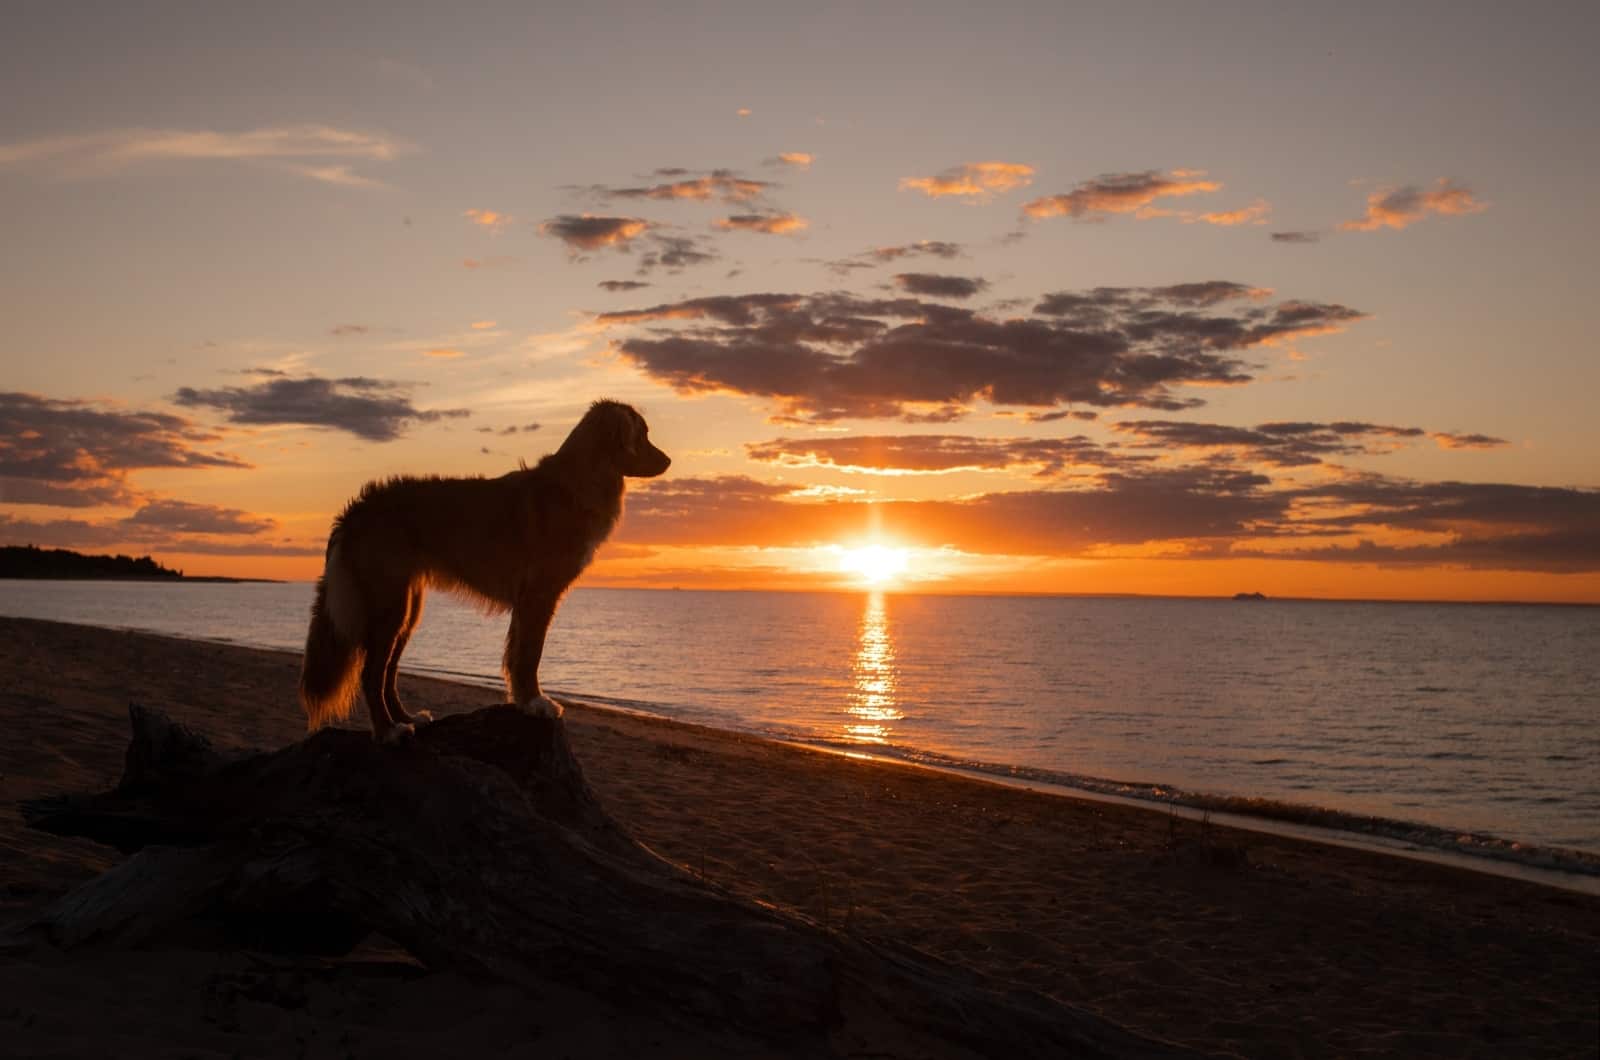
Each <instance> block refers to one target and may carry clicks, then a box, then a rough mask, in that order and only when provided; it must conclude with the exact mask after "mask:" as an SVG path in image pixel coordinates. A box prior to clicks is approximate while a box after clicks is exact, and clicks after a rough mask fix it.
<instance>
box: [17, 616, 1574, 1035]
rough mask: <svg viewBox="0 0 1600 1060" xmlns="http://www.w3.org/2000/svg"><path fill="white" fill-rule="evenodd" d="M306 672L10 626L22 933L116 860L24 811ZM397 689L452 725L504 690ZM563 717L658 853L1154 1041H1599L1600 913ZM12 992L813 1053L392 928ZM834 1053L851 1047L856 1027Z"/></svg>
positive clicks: (692, 730) (78, 1001)
mask: <svg viewBox="0 0 1600 1060" xmlns="http://www.w3.org/2000/svg"><path fill="white" fill-rule="evenodd" d="M298 667H299V659H298V657H297V656H295V655H292V654H285V653H280V652H269V651H259V650H253V649H245V648H237V647H229V646H221V645H216V644H206V643H200V642H194V641H183V640H176V639H169V638H163V637H157V636H151V635H145V634H135V633H123V632H114V631H107V630H98V629H91V628H87V627H78V626H67V625H59V624H53V623H46V622H34V621H26V620H19V619H0V719H3V721H4V724H5V727H6V738H5V739H4V740H3V741H0V804H3V805H0V923H15V922H18V921H21V920H23V919H25V918H26V917H27V916H28V915H29V913H30V912H31V911H34V910H38V909H40V908H42V907H43V906H45V905H47V904H48V903H50V902H51V901H52V900H54V899H55V898H57V897H59V896H60V895H62V894H64V893H66V892H67V891H69V890H70V889H72V888H73V887H74V886H76V885H78V884H80V883H82V882H84V881H85V880H88V879H90V878H92V877H93V876H94V875H96V874H97V873H100V872H102V871H104V870H106V869H107V868H108V867H110V866H112V865H114V864H116V863H117V862H118V861H119V860H120V855H118V854H117V853H116V852H115V851H112V850H110V849H108V848H104V847H99V846H96V845H93V844H90V843H87V842H84V841H81V840H71V839H59V838H56V837H53V836H49V835H45V834H42V833H38V832H34V831H31V830H29V829H28V828H27V827H26V826H25V825H24V824H23V822H22V819H21V817H20V816H19V814H18V811H17V803H18V802H19V800H23V799H28V798H34V797H38V796H42V795H48V794H54V793H61V792H89V791H97V790H102V789H105V788H108V787H110V786H111V785H113V784H114V783H115V782H116V780H117V778H118V776H119V775H120V772H121V767H122V760H123V753H124V748H125V745H126V740H127V720H126V710H127V704H128V703H129V701H136V702H139V703H141V704H144V705H146V706H150V707H155V708H158V709H161V710H164V711H166V712H168V713H170V714H171V715H172V716H174V717H175V718H177V719H178V720H180V721H183V722H185V723H186V724H188V725H191V726H193V727H195V728H196V729H198V730H200V731H202V732H204V733H206V734H207V735H209V736H210V737H212V739H213V740H215V741H216V742H217V743H218V744H219V745H222V746H225V747H237V748H247V747H253V748H262V749H268V748H277V747H282V746H285V745H287V744H290V743H293V742H295V741H297V740H299V739H300V738H301V737H302V736H303V735H304V732H303V722H302V719H301V716H300V713H299V710H298V707H297V705H296V702H295V692H294V689H295V680H296V676H297V673H298ZM402 690H403V692H405V694H406V695H407V701H408V704H409V705H411V706H412V707H423V708H426V709H429V710H432V711H434V712H435V713H438V714H448V713H454V712H461V711H469V710H474V709H477V708H479V707H482V706H485V705H488V704H489V703H491V702H493V701H494V698H495V697H494V696H493V694H491V693H488V692H486V691H485V690H484V689H481V688H474V687H470V686H465V685H457V684H451V683H447V682H442V681H435V680H429V679H424V678H418V677H410V678H408V679H406V680H404V681H403V683H402ZM597 691H603V690H597ZM567 725H568V730H569V733H570V737H571V742H572V745H573V748H574V750H575V751H576V753H577V755H578V757H579V759H580V761H581V763H582V765H583V767H584V770H585V772H586V773H587V775H588V778H589V781H590V783H591V784H592V785H593V787H594V788H595V790H596V792H597V793H598V794H599V796H600V798H601V800H602V801H603V803H604V804H605V806H606V807H607V808H608V809H609V810H610V812H611V813H612V814H613V815H615V817H616V818H617V819H618V820H619V821H621V822H622V823H623V824H624V825H625V826H626V827H627V828H628V829H629V830H630V831H631V832H632V833H633V834H634V835H635V836H636V837H637V838H638V839H640V840H641V841H643V842H644V843H646V844H647V845H648V846H650V847H651V848H652V849H654V850H656V851H658V852H659V853H661V854H662V855H664V856H666V857H668V858H670V859H672V860H674V861H677V862H679V863H681V864H683V865H686V866H688V867H690V868H691V869H693V870H694V871H695V872H697V873H701V874H703V875H704V876H705V877H706V878H708V879H710V880H713V881H715V882H716V883H718V884H720V885H722V886H724V887H726V888H729V889H731V890H733V891H735V892H739V893H742V894H745V895H748V896H751V897H754V898H757V899H759V900H761V901H764V902H770V903H774V904H777V905H780V906H785V907H790V908H793V909H797V910H800V911H801V912H803V913H805V914H806V915H808V916H810V917H812V918H814V919H816V920H818V921H821V922H823V923H826V924H827V925H828V926H829V927H831V928H833V929H836V930H839V931H843V932H849V933H856V934H859V935H861V936H863V937H869V938H883V939H890V940H894V941H897V942H900V943H904V944H908V945H911V946H914V947H916V948H918V949H920V950H923V951H926V952H927V953H930V954H932V955H934V956H936V957H939V958H941V959H944V960H947V961H950V962H954V963H958V964H961V965H964V966H966V967H968V968H971V969H974V970H977V971H980V972H982V973H983V974H985V975H988V976H990V977H993V978H994V979H995V980H996V981H997V982H999V983H1002V984H1014V985H1017V986H1022V987H1027V988H1030V989H1032V990H1036V991H1039V992H1042V993H1045V994H1048V995H1051V996H1053V997H1055V998H1057V999H1060V1000H1061V1001H1064V1002H1067V1003H1069V1004H1071V1005H1074V1006H1077V1007H1079V1008H1082V1009H1085V1010H1088V1011H1091V1012H1094V1013H1097V1014H1099V1015H1101V1016H1103V1017H1105V1018H1107V1019H1109V1020H1111V1021H1114V1022H1115V1023H1118V1024H1121V1025H1122V1026H1124V1027H1127V1028H1129V1029H1131V1030H1134V1031H1136V1032H1138V1033H1140V1034H1144V1035H1148V1036H1151V1037H1154V1038H1159V1039H1164V1040H1167V1041H1171V1042H1176V1043H1179V1044H1182V1045H1185V1046H1189V1047H1191V1048H1194V1049H1196V1050H1198V1051H1201V1052H1203V1053H1211V1054H1221V1055H1237V1056H1249V1057H1295V1056H1306V1057H1338V1056H1484V1057H1491V1056H1492V1057H1507V1056H1524V1057H1592V1056H1594V1055H1595V1052H1596V1048H1597V1041H1600V1037H1597V1036H1600V1011H1597V1006H1600V1000H1597V999H1600V963H1597V962H1596V961H1595V954H1596V953H1597V952H1600V899H1596V898H1593V897H1588V896H1584V895H1580V894H1575V893H1571V892H1566V891H1562V890H1557V889H1553V888H1547V887H1541V886H1537V885H1534V884H1529V883H1524V882H1520V881H1516V880H1508V879H1501V878H1495V877H1491V876H1487V875H1483V874H1479V873H1474V872H1469V871H1463V870H1459V869H1455V868H1450V867H1444V866H1436V865H1428V864H1422V863H1418V862H1414V861H1408V860H1403V859H1399V858H1395V857H1390V856H1385V855H1382V854H1377V853H1369V852H1366V851H1361V850H1352V849H1344V848H1339V847H1333V846H1327V845H1321V844H1315V843H1307V842H1300V841H1295V840H1290V839H1282V838H1276V837H1272V836H1266V835H1260V834H1254V833H1243V832H1231V831H1229V830H1227V829H1222V828H1217V827H1204V826H1202V825H1200V824H1198V823H1196V822H1190V821H1182V820H1174V819H1172V818H1170V817H1169V816H1167V815H1166V814H1164V813H1161V812H1159V811H1156V810H1144V809H1139V808H1136V807H1123V806H1116V805H1108V804H1103V803H1096V802H1091V801H1085V800H1078V799H1071V798H1063V797H1059V796H1054V795H1047V794H1041V793H1035V792H1029V791H1023V790H1017V789H1013V788H1008V787H1004V786H1000V785H996V784H988V783H983V782H980V781H976V780H968V779H966V778H962V777H957V776H950V775H945V774H939V773H934V772H930V771H925V770H919V769H914V768H907V767H899V766H895V765H891V764H885V763H877V762H868V761H858V760H854V759H849V758H844V757H839V756H833V755H827V754H821V753H816V752H811V751H807V750H804V749H800V748H795V747H789V746H785V745H780V744H775V743H771V742H767V741H763V740H759V739H755V738H750V737H744V736H740V735H735V734H730V733H724V732H717V731H713V730H707V729H702V728H697V727H693V726H688V725H682V724H677V723H672V722H667V721H660V720H655V719H650V718H641V717H635V716H631V715H624V714H619V713H616V712H611V711H604V710H600V709H592V708H586V707H584V706H582V705H573V706H572V707H571V708H570V709H569V710H568V713H567ZM0 991H3V995H4V1000H3V1001H0V1038H3V1039H4V1041H5V1042H6V1045H5V1046H4V1048H3V1050H0V1051H4V1052H5V1053H6V1054H7V1055H18V1056H103V1055H141V1056H233V1055H249V1056H255V1055H262V1056H267V1055H287V1056H295V1055H301V1056H340V1057H343V1056H369V1055H372V1056H376V1055H386V1056H413V1055H414V1056H423V1055H435V1054H438V1053H439V1052H441V1051H443V1050H450V1051H452V1052H454V1053H456V1054H457V1055H463V1056H468V1055H470V1056H481V1055H488V1056H494V1055H522V1054H525V1053H533V1052H537V1053H538V1055H549V1056H562V1055H569V1056H624V1055H628V1056H641V1055H649V1056H657V1055H670V1056H711V1055H748V1056H760V1055H772V1056H788V1055H799V1054H797V1053H796V1052H795V1049H794V1048H791V1047H790V1046H788V1045H786V1044H784V1043H781V1042H770V1041H758V1040H754V1039H751V1038H748V1037H741V1036H738V1035H734V1034H732V1033H731V1032H729V1033H726V1034H724V1033H722V1032H719V1031H712V1030H707V1029H704V1028H695V1027H691V1026H686V1025H684V1024H682V1023H678V1022H674V1021H670V1020H664V1019H661V1018H659V1017H657V1016H652V1015H648V1014H643V1013H640V1012H637V1011H629V1010H627V1009H626V1008H624V1007H621V1006H618V1005H616V1004H614V1003H611V1002H609V1001H608V1000H607V999H605V998H601V997H594V996H588V995H583V994H580V993H579V992H577V991H574V990H572V989H570V988H566V987H563V986H562V985H561V984H559V983H551V984H550V985H549V988H548V990H542V991H538V992H536V993H530V992H529V991H527V990H525V989H521V988H512V987H509V986H495V985H492V984H491V985H485V984H482V983H476V982H470V981H468V980H467V979H465V978H463V977H461V976H459V975H457V974H456V973H454V972H449V971H431V970H429V969H427V968H424V967H423V966H421V965H420V964H419V963H418V962H416V961H415V960H413V959H411V958H410V957H409V956H408V955H406V954H404V953H403V952H399V951H397V950H396V949H395V948H394V947H392V946H386V945H384V944H383V943H382V942H381V940H380V941H378V942H376V943H374V944H371V945H369V946H367V947H365V948H363V949H362V950H358V951H357V953H355V954H353V955H352V956H351V957H349V958H344V959H340V960H327V959H316V960H312V959H306V960H297V959H292V958H286V957H283V956H267V955H264V954H256V953H251V952H246V951H226V952H217V951H215V950H210V949H204V948H198V947H185V946H183V945H181V944H179V943H177V942H173V943H170V944H166V943H164V944H162V945H158V946H151V947H147V948H141V949H136V950H107V949H97V948H93V947H90V948H84V949H77V950H73V951H70V952H58V951H54V950H48V949H40V948H39V947H31V948H28V949H27V950H21V949H13V950H11V951H9V952H6V953H3V954H0ZM814 1051H815V1050H812V1052H813V1053H814ZM827 1051H829V1052H832V1053H834V1054H836V1055H852V1052H853V1048H852V1043H851V1042H850V1040H849V1038H848V1034H847V1033H846V1034H842V1035H835V1036H834V1038H832V1039H831V1040H830V1041H829V1042H828V1043H827ZM806 1055H811V1053H807V1054H806ZM873 1055H881V1054H879V1053H875V1054H873ZM897 1055H906V1056H920V1055H928V1056H935V1055H950V1056H959V1055H970V1054H968V1053H964V1052H963V1051H961V1050H959V1049H956V1048H954V1047H949V1048H946V1047H945V1046H944V1045H942V1044H941V1043H938V1042H927V1041H923V1042H907V1043H905V1046H904V1049H903V1051H902V1052H901V1053H900V1054H897Z"/></svg>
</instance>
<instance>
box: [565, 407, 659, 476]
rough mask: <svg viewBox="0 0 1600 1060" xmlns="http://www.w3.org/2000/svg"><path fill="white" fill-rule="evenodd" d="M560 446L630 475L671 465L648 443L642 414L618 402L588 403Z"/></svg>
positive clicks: (655, 472) (646, 473) (648, 473)
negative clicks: (582, 415) (587, 407)
mask: <svg viewBox="0 0 1600 1060" xmlns="http://www.w3.org/2000/svg"><path fill="white" fill-rule="evenodd" d="M561 449H562V451H563V452H566V451H572V450H576V451H580V452H583V453H584V454H586V455H587V456H588V458H589V459H592V460H596V461H601V462H604V463H607V464H609V465H611V466H612V467H614V468H615V469H616V470H617V471H618V472H619V473H621V474H623V475H627V476H629V477H631V478H655V477H656V476H657V475H659V474H661V473H662V472H664V471H666V470H667V468H669V467H671V466H672V458H671V457H669V456H667V454H666V453H663V452H662V451H661V450H659V449H657V448H656V447H655V446H654V445H652V444H650V428H649V426H647V425H646V424H645V422H644V417H643V416H641V415H639V414H638V413H637V412H635V411H634V410H633V408H632V407H631V406H629V405H624V404H623V403H622V402H620V401H596V402H595V403H594V404H593V405H590V406H589V411H588V412H586V413H585V414H584V417H583V419H581V420H579V421H578V425H577V426H576V427H574V428H572V433H571V434H569V435H568V436H567V440H566V441H565V442H564V443H562V446H561Z"/></svg>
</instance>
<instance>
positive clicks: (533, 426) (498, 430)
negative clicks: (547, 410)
mask: <svg viewBox="0 0 1600 1060" xmlns="http://www.w3.org/2000/svg"><path fill="white" fill-rule="evenodd" d="M538 429H539V424H537V423H528V424H524V425H523V426H521V427H518V426H516V425H512V426H510V427H474V428H473V430H475V431H477V432H478V433H479V434H498V435H501V436H502V437H505V436H509V435H513V434H528V433H531V432H533V431H536V430H538ZM488 451H489V450H487V449H485V450H484V452H486V453H487V452H488Z"/></svg>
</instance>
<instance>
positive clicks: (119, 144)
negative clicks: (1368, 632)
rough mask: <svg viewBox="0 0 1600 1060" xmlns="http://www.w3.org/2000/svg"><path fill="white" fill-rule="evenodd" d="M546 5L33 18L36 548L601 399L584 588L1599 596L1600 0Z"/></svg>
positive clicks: (478, 446) (282, 554) (24, 353)
mask: <svg viewBox="0 0 1600 1060" xmlns="http://www.w3.org/2000/svg"><path fill="white" fill-rule="evenodd" d="M533 6H534V5H512V4H505V5H493V6H475V5H448V6H447V5H427V6H424V5H400V4H392V5H391V4H380V5H362V6H359V7H357V6H355V5H328V4H306V5H297V4H271V5H268V4H262V5H252V6H248V7H247V6H244V5H215V4H199V5H192V6H184V5H177V4H160V5H132V4H106V5H82V4H48V5H47V4H28V5H17V6H13V7H11V8H9V9H8V10H7V14H6V17H5V19H4V22H3V29H0V89H3V91H4V94H5V98H6V99H7V100H8V105H7V106H6V107H5V108H4V110H3V111H0V231H3V233H4V236H5V239H4V252H3V256H0V317H3V319H4V322H5V327H4V329H3V332H0V343H3V344H4V345H3V348H4V364H5V372H4V379H3V380H0V543H4V544H25V543H33V544H37V545H41V546H46V547H66V548H74V549H78V550H80V551H89V552H108V551H109V552H126V553H131V554H135V555H142V554H146V553H149V554H153V555H154V556H155V557H156V558H157V559H159V560H160V561H162V562H164V563H166V564H168V565H171V566H177V567H181V568H182V569H184V570H185V571H186V572H187V573H190V574H227V575H239V576H260V577H273V578H287V579H310V578H314V577H315V576H316V575H317V574H318V573H319V571H320V569H321V557H322V551H323V545H324V543H325V540H326V535H327V531H328V527H329V523H330V521H331V519H332V517H333V516H334V515H335V514H336V512H337V511H338V509H339V508H340V506H341V505H342V504H343V503H344V501H345V500H346V499H347V498H348V497H349V496H350V495H351V494H352V493H354V492H355V490H356V489H357V488H359V487H360V485H361V484H362V483H363V482H364V481H366V480H368V479H372V478H377V477H381V476H387V475H393V474H401V473H439V474H460V475H498V474H501V473H503V472H505V471H508V470H511V469H513V468H514V467H515V466H516V464H517V461H518V460H519V459H521V460H527V461H528V462H530V463H531V462H533V461H534V460H535V459H537V458H538V457H539V456H541V455H543V454H544V453H547V452H549V451H551V450H553V449H554V448H555V447H556V446H557V445H559V444H560V441H561V439H562V438H563V437H564V435H565V433H566V432H567V430H568V429H569V428H570V427H571V426H572V425H573V423H575V422H576V420H577V418H578V417H579V416H580V415H581V413H582V411H583V410H584V408H585V407H586V406H587V404H588V403H589V402H590V401H592V400H594V399H596V398H599V397H609V398H615V399H618V400H623V401H627V402H630V403H632V404H634V405H636V406H637V407H638V408H640V410H641V411H642V412H643V413H644V414H645V416H646V418H647V419H648V420H649V422H650V424H651V429H652V437H653V438H654V440H655V441H656V442H657V444H659V445H660V446H661V447H662V448H664V449H665V450H666V451H667V452H668V453H670V454H671V455H672V456H673V458H674V463H673V467H672V470H671V471H670V472H669V473H668V474H667V475H666V476H665V477H664V478H662V479H659V480H655V481H653V482H651V483H649V484H648V485H640V486H638V487H636V488H634V489H633V490H632V491H631V492H630V494H629V498H628V509H627V514H626V516H625V518H624V522H623V525H622V527H621V528H620V529H619V531H618V533H617V535H616V536H615V537H614V538H613V541H612V543H611V544H610V545H608V546H607V547H606V548H605V549H604V550H602V552H601V553H600V556H599V559H598V561H597V563H596V565H595V566H594V567H593V568H592V569H591V570H590V571H589V573H588V574H587V575H585V578H584V581H583V584H590V585H632V586H660V587H667V586H682V587H685V588H689V587H727V588H781V589H821V588H836V587H848V586H857V585H860V584H861V583H862V581H863V580H864V575H865V574H866V573H869V572H868V571H866V570H865V569H864V568H865V567H870V566H871V557H873V556H887V557H890V559H891V561H892V565H893V566H896V567H903V569H900V570H899V571H898V573H895V574H894V575H893V577H892V579H890V580H891V583H892V585H893V586H894V587H896V588H899V589H902V590H906V591H951V592H1019V591H1022V592H1067V593H1072V592H1090V593H1108V592H1110V593H1114V592H1136V593H1168V594H1178V595H1193V594H1231V593H1233V592H1235V591H1240V590H1260V591H1263V592H1266V593H1268V594H1270V595H1284V596H1329V597H1394V598H1436V599H1517V600H1566V601H1591V602H1594V601H1600V489H1597V487H1600V458H1597V454H1600V413H1597V408H1600V399H1597V394H1600V358H1597V357H1596V351H1595V342H1594V339H1593V338H1592V330H1591V329H1592V327H1593V325H1592V323H1591V322H1590V321H1589V320H1588V316H1587V314H1588V311H1589V307H1587V303H1586V301H1585V300H1586V298H1588V297H1590V296H1592V295H1593V293H1594V291H1595V281H1596V278H1597V277H1600V251H1597V247H1600V196H1597V195H1596V194H1595V190H1594V175H1595V173H1596V172H1600V137H1597V136H1596V135H1595V115H1594V108H1595V101H1596V100H1597V99H1600V74H1597V70H1600V63H1596V62H1595V61H1594V59H1593V55H1592V51H1593V43H1594V41H1595V39H1596V35H1597V32H1600V18H1597V17H1596V14H1595V11H1596V8H1594V7H1593V6H1592V5H1579V4H1551V5H1487V4H1485V5H1477V4H1459V3H1452V4H1436V5H1435V4H1386V5H1379V4H1364V3H1356V4H1342V5H1337V6H1335V5H1318V6H1316V7H1311V6H1299V5H1283V4H1260V5H1238V4H1192V3H1182V4H1180V3H1168V4H1137V3H1117V4H1106V5H1068V4H1061V3H1041V4H1028V5H1023V4H995V5H989V4H983V5H980V4H960V5H957V4H932V3H919V4H896V5H876V4H865V5H863V4H850V5H826V4H807V5H770V4H760V3H744V4H726V5H721V4H695V5H670V7H667V8H663V7H661V6H659V5H656V4H645V3H638V4H620V5H619V4H606V3H592V4H585V5H583V6H582V8H581V9H566V8H556V7H551V8H550V10H549V11H548V13H544V14H539V13H533V12H532V11H530V10H529V9H530V8H532V7H533ZM328 8H331V9H332V10H331V11H330V10H327V9H328ZM866 548H876V549H878V550H879V551H878V552H873V553H863V552H862V551H860V550H862V549H866ZM863 557H867V558H866V559H864V558H863Z"/></svg>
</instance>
